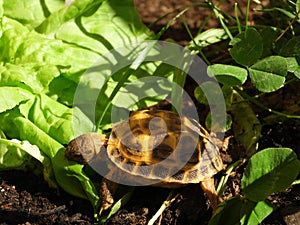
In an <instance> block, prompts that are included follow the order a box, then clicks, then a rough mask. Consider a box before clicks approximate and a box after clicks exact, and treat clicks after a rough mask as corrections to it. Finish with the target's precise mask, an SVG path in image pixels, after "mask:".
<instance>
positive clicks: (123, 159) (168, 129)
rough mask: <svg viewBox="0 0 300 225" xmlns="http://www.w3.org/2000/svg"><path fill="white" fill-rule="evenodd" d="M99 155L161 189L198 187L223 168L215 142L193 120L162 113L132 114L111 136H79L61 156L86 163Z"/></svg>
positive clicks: (174, 114) (157, 111)
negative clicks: (177, 185)
mask: <svg viewBox="0 0 300 225" xmlns="http://www.w3.org/2000/svg"><path fill="white" fill-rule="evenodd" d="M103 152H105V153H106V154H107V157H108V158H109V159H110V161H111V162H112V164H113V165H114V166H116V167H117V168H118V169H119V170H121V171H123V172H125V173H127V174H130V175H133V176H139V177H142V178H144V179H147V180H155V181H160V183H161V184H162V185H168V184H188V183H199V182H201V181H203V180H205V179H207V178H211V177H212V176H213V175H214V174H216V173H217V172H219V171H220V170H222V168H223V163H222V160H221V157H220V154H219V147H218V146H217V144H215V143H214V138H213V137H211V136H210V134H209V133H208V132H207V131H206V130H205V129H204V128H203V127H202V126H201V125H200V124H199V123H198V122H197V121H195V120H193V119H189V118H187V117H180V116H179V115H178V114H176V113H174V112H171V111H165V110H141V111H137V112H134V113H133V114H132V115H131V116H130V117H129V118H128V119H127V120H125V121H123V122H120V123H117V124H115V125H113V128H112V131H111V134H110V136H109V137H105V136H104V135H101V134H97V133H88V134H84V135H81V136H79V137H77V138H75V139H74V140H72V141H71V142H70V144H69V145H68V146H67V149H66V152H65V155H66V157H67V158H68V159H70V160H73V161H77V162H81V163H89V162H92V161H97V160H101V153H103Z"/></svg>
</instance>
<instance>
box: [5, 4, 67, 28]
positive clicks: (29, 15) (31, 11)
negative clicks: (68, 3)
mask: <svg viewBox="0 0 300 225" xmlns="http://www.w3.org/2000/svg"><path fill="white" fill-rule="evenodd" d="M3 3H4V4H3V8H4V12H5V13H4V15H5V16H8V17H10V18H13V19H15V20H17V21H19V22H21V23H22V24H24V25H26V26H28V27H29V28H30V29H33V28H35V27H37V26H38V25H40V23H41V22H43V20H44V19H45V18H46V16H48V15H49V13H50V11H56V10H58V9H59V8H61V7H64V1H59V0H46V1H43V3H44V4H41V2H39V1H35V0H3Z"/></svg>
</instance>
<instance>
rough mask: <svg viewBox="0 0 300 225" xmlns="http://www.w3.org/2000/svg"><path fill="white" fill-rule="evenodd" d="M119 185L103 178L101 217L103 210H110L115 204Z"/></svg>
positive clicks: (101, 186)
mask: <svg viewBox="0 0 300 225" xmlns="http://www.w3.org/2000/svg"><path fill="white" fill-rule="evenodd" d="M117 187H118V184H117V183H115V182H112V181H110V180H108V179H106V178H103V179H102V181H101V185H100V198H101V206H100V211H99V215H101V213H102V211H103V210H107V209H109V208H110V207H111V206H112V205H113V203H114V193H115V192H116V189H117Z"/></svg>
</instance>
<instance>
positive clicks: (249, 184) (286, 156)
mask: <svg viewBox="0 0 300 225" xmlns="http://www.w3.org/2000/svg"><path fill="white" fill-rule="evenodd" d="M299 172H300V161H299V160H298V158H297V155H296V154H295V153H294V152H293V150H291V149H289V148H267V149H264V150H262V151H260V152H258V153H256V154H255V155H254V156H252V157H251V158H250V160H249V163H248V165H247V167H246V170H245V172H244V175H243V178H242V191H243V193H244V194H245V196H246V197H247V198H249V199H250V200H252V201H255V202H257V201H263V200H264V199H266V198H267V197H268V196H269V195H270V194H272V193H273V192H275V191H283V190H285V189H286V188H288V187H289V186H290V185H291V184H292V182H293V181H294V180H295V179H296V177H297V176H298V174H299Z"/></svg>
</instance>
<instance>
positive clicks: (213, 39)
mask: <svg viewBox="0 0 300 225" xmlns="http://www.w3.org/2000/svg"><path fill="white" fill-rule="evenodd" d="M228 38H229V37H228V35H227V34H226V32H225V30H224V29H222V28H211V29H209V30H206V31H204V32H202V33H200V34H198V35H197V36H196V37H194V39H193V40H192V41H190V43H189V44H188V48H196V49H197V48H199V47H200V48H204V47H207V46H209V45H212V44H216V43H218V42H221V41H224V40H227V39H228Z"/></svg>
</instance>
